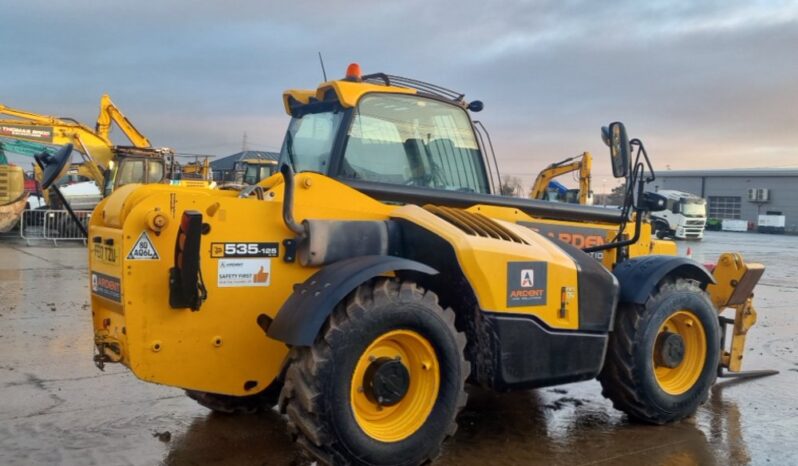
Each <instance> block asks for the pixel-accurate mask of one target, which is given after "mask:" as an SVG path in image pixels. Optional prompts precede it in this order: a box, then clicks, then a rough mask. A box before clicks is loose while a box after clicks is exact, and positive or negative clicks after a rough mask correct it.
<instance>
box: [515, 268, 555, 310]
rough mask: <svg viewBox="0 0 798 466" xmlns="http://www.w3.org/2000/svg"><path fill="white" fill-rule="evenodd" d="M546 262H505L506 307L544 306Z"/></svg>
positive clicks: (546, 280) (546, 283) (546, 278)
mask: <svg viewBox="0 0 798 466" xmlns="http://www.w3.org/2000/svg"><path fill="white" fill-rule="evenodd" d="M547 269H548V264H547V263H546V262H508V263H507V307H520V306H545V305H546V298H547V297H546V288H547V285H548V276H547V272H548V270H547Z"/></svg>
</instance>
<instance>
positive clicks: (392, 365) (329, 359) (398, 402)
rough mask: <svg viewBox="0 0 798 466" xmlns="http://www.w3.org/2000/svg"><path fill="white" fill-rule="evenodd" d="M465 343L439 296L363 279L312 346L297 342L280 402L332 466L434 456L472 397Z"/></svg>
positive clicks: (305, 443) (315, 453) (303, 438)
mask: <svg viewBox="0 0 798 466" xmlns="http://www.w3.org/2000/svg"><path fill="white" fill-rule="evenodd" d="M465 343H466V339H465V335H464V334H463V333H460V332H458V331H457V330H456V329H455V327H454V312H453V311H452V310H451V309H443V308H442V307H441V306H440V305H439V304H438V298H437V296H436V295H435V294H434V293H432V292H430V291H425V290H423V289H421V288H419V287H418V286H416V285H415V284H414V283H412V282H407V281H405V282H400V281H398V280H394V279H378V280H376V281H373V282H370V283H367V284H364V285H361V286H360V287H358V288H357V289H356V290H355V291H354V292H353V293H352V294H351V295H350V296H349V298H348V299H347V300H346V302H345V303H341V304H340V305H339V306H338V307H337V308H336V309H335V311H334V312H333V314H332V315H331V316H330V318H329V319H328V321H327V323H326V324H325V326H324V328H323V329H322V331H321V332H320V334H319V336H318V337H317V338H316V341H315V342H314V344H313V346H312V347H310V348H307V347H295V348H293V349H292V353H291V362H290V366H289V368H288V371H287V373H286V383H285V386H284V388H283V392H282V394H281V401H280V406H281V408H282V409H284V412H285V413H286V414H287V416H288V421H289V428H290V429H291V431H292V432H293V433H294V434H295V436H296V441H297V443H298V444H299V445H300V446H302V447H303V448H304V450H305V451H306V452H307V453H309V454H310V455H311V456H312V457H315V459H318V460H320V461H321V462H323V463H328V464H370V465H389V464H390V465H415V464H420V463H423V462H426V461H429V460H432V459H434V458H435V457H436V456H438V454H439V452H440V445H441V444H442V442H443V441H444V440H445V439H446V438H447V437H448V436H450V435H453V434H454V432H455V430H456V428H457V424H456V422H455V417H456V416H457V413H458V412H459V411H460V409H461V408H462V407H463V406H464V405H465V402H466V393H465V389H464V386H465V380H466V378H467V377H468V374H469V371H470V366H469V364H468V363H467V362H466V361H465V358H464V356H463V353H464V349H465Z"/></svg>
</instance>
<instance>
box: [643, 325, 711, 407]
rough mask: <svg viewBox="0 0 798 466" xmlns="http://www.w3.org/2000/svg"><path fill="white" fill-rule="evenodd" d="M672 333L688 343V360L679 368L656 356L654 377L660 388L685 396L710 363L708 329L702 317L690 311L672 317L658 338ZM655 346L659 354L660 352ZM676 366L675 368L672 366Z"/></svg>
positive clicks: (686, 357) (679, 364)
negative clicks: (705, 327) (707, 362)
mask: <svg viewBox="0 0 798 466" xmlns="http://www.w3.org/2000/svg"><path fill="white" fill-rule="evenodd" d="M667 333H671V334H676V335H679V336H680V337H681V338H682V341H683V343H684V356H683V358H682V359H681V362H679V363H678V364H677V365H676V366H675V367H669V366H668V365H666V364H664V363H662V362H661V361H659V362H658V358H657V355H656V354H655V355H654V375H655V376H656V379H657V384H659V387H660V388H661V389H662V390H663V391H664V392H665V393H668V394H670V395H681V394H682V393H685V392H687V391H688V390H690V388H692V387H693V385H695V383H696V382H697V381H698V379H699V377H701V373H702V372H703V371H704V364H705V362H706V359H707V339H706V334H705V333H704V326H703V325H702V324H701V321H700V320H699V319H698V317H697V316H696V315H695V314H694V313H693V312H692V311H688V310H680V311H677V312H675V313H674V314H672V315H671V316H670V317H669V318H668V319H667V320H665V322H663V323H662V325H661V326H660V328H659V332H658V333H657V337H658V338H659V337H661V336H663V335H664V334H667ZM656 350H657V349H656V344H655V352H656ZM671 365H672V364H671Z"/></svg>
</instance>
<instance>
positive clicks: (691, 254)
mask: <svg viewBox="0 0 798 466" xmlns="http://www.w3.org/2000/svg"><path fill="white" fill-rule="evenodd" d="M685 256H687V257H689V258H691V259H692V257H693V248H691V247H689V246H688V247H687V254H685Z"/></svg>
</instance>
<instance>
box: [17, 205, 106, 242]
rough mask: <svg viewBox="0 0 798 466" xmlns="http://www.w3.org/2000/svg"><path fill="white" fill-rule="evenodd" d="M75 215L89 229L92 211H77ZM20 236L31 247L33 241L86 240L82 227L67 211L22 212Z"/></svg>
mask: <svg viewBox="0 0 798 466" xmlns="http://www.w3.org/2000/svg"><path fill="white" fill-rule="evenodd" d="M75 215H77V217H78V219H79V220H80V221H81V223H83V226H84V227H86V228H87V229H88V225H89V219H90V218H91V211H90V210H76V211H75ZM19 236H20V237H21V238H22V239H24V240H25V242H26V243H27V244H28V245H30V244H31V242H33V241H52V242H53V244H55V245H58V242H59V241H83V243H84V244H85V243H86V238H84V237H83V233H82V232H81V231H80V227H79V226H78V225H77V224H76V223H75V220H74V219H73V218H72V217H71V216H70V215H69V212H67V211H66V210H45V209H42V210H38V209H37V210H26V211H24V212H22V218H21V219H20V223H19Z"/></svg>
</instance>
